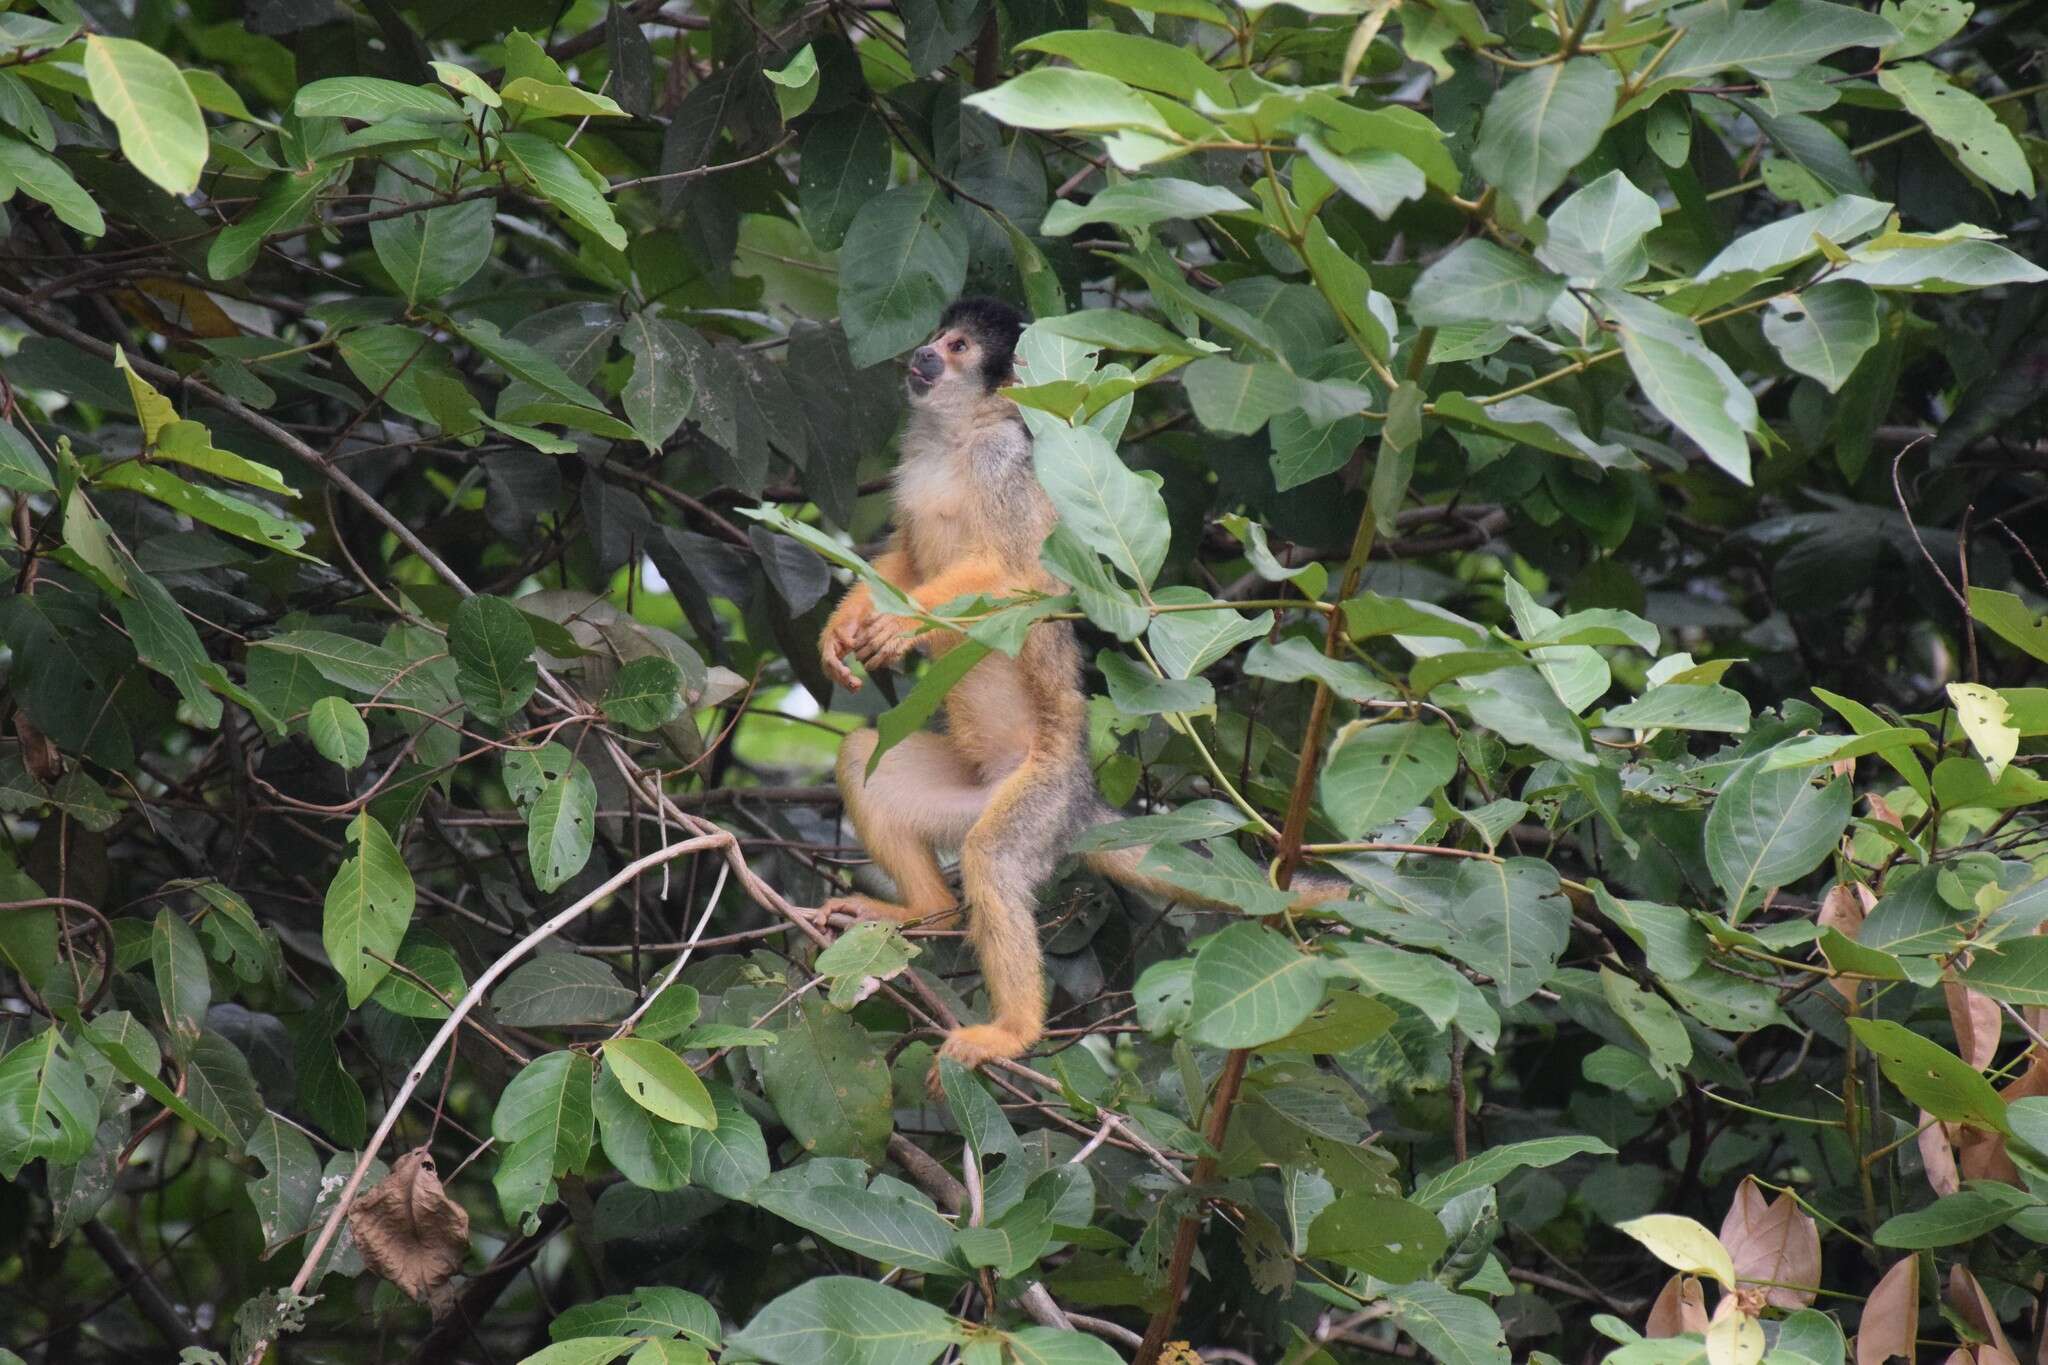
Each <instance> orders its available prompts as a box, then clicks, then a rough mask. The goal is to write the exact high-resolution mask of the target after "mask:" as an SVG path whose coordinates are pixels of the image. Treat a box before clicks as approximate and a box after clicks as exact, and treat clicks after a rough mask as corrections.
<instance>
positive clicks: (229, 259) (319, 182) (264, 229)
mask: <svg viewBox="0 0 2048 1365" xmlns="http://www.w3.org/2000/svg"><path fill="white" fill-rule="evenodd" d="M333 178H334V168H333V167H330V166H319V167H315V168H313V169H311V170H305V171H288V172H286V173H285V174H283V175H280V176H277V177H276V178H274V179H273V180H271V182H270V185H269V188H267V189H265V190H264V191H263V197H262V198H261V199H258V200H257V201H256V206H255V207H254V208H252V209H250V210H249V211H248V212H247V213H244V214H243V215H242V216H241V217H240V218H238V219H236V220H235V221H234V222H233V223H230V224H229V225H228V226H227V227H224V228H222V229H221V230H220V232H219V234H218V235H217V236H215V237H214V239H213V244H212V245H211V246H209V247H208V248H207V251H206V273H207V274H208V275H210V276H211V277H213V278H214V279H216V280H231V279H234V278H235V277H236V276H238V275H241V274H243V273H244V272H246V271H247V270H248V269H249V267H250V266H252V265H254V264H256V257H257V256H258V255H259V254H260V253H261V252H262V250H263V242H264V239H266V238H268V237H270V236H271V235H273V234H275V233H281V232H289V231H291V230H292V229H293V228H296V227H299V226H300V225H302V224H303V223H305V221H306V220H307V219H308V218H310V217H311V216H312V213H313V204H314V202H315V200H317V199H318V198H319V195H320V191H321V190H322V189H324V188H326V186H327V183H328V182H329V181H330V180H332V179H333Z"/></svg>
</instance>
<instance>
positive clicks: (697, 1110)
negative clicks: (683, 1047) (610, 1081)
mask: <svg viewBox="0 0 2048 1365" xmlns="http://www.w3.org/2000/svg"><path fill="white" fill-rule="evenodd" d="M604 1064H605V1067H606V1069H607V1070H610V1071H615V1072H617V1074H618V1080H619V1086H620V1088H621V1089H623V1090H624V1091H625V1092H626V1098H628V1099H630V1100H632V1101H633V1103H635V1104H637V1105H639V1106H640V1107H641V1108H642V1109H645V1110H646V1111H647V1112H648V1113H650V1114H653V1115H654V1116H655V1117H656V1118H662V1119H667V1120H668V1121H669V1122H670V1123H681V1124H686V1125H688V1126H689V1127H691V1128H716V1127H717V1126H718V1113H717V1111H716V1110H715V1109H714V1108H713V1107H712V1104H711V1093H710V1092H709V1091H707V1090H706V1089H705V1088H704V1082H702V1081H700V1080H698V1079H697V1073H696V1072H694V1071H692V1070H690V1068H689V1067H688V1066H687V1065H685V1064H684V1062H683V1059H682V1058H680V1057H678V1056H676V1054H675V1053H673V1052H671V1051H669V1049H668V1048H666V1047H665V1046H663V1045H662V1044H660V1043H657V1042H655V1041H654V1040H653V1039H652V1038H633V1037H626V1038H612V1039H609V1040H607V1041H606V1043H605V1045H604Z"/></svg>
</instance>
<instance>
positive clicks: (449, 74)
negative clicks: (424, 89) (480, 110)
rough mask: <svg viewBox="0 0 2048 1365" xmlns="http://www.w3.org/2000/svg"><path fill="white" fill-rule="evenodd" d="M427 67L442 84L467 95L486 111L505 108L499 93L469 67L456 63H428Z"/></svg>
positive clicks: (459, 93)
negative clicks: (430, 68)
mask: <svg viewBox="0 0 2048 1365" xmlns="http://www.w3.org/2000/svg"><path fill="white" fill-rule="evenodd" d="M427 65H428V66H430V67H432V68H433V71H434V75H435V77H436V78H437V79H439V80H440V82H441V84H443V85H445V86H447V87H448V88H449V89H450V90H453V91H455V92H456V93H457V94H458V95H467V96H469V97H470V98H471V99H473V100H475V101H477V102H478V103H479V104H481V105H483V106H484V108H486V109H498V108H502V107H503V105H504V101H503V100H501V99H499V98H498V92H497V91H495V90H493V89H491V87H490V83H489V82H488V81H486V80H484V78H483V77H482V76H479V75H477V74H476V72H474V71H471V70H470V69H469V68H468V67H466V66H459V65H457V64H456V63H454V62H428V63H427Z"/></svg>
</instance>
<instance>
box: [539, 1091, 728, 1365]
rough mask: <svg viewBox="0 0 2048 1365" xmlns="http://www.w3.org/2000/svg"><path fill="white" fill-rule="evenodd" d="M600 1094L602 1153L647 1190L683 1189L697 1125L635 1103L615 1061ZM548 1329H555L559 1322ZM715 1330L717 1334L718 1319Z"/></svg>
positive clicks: (688, 1170)
mask: <svg viewBox="0 0 2048 1365" xmlns="http://www.w3.org/2000/svg"><path fill="white" fill-rule="evenodd" d="M596 1099H597V1126H598V1132H599V1135H600V1137H601V1139H602V1141H603V1143H604V1154H605V1156H606V1157H607V1158H608V1159H609V1160H610V1161H611V1163H612V1165H614V1166H616V1167H618V1168H619V1173H620V1174H621V1175H623V1176H625V1177H626V1179H628V1180H630V1181H632V1182H633V1183H634V1184H635V1185H638V1186H639V1187H640V1188H642V1189H644V1190H680V1189H682V1188H684V1187H685V1186H687V1185H688V1184H689V1183H690V1162H691V1159H692V1154H693V1152H694V1149H695V1143H696V1136H695V1135H696V1133H697V1131H698V1130H697V1129H695V1128H690V1127H687V1126H685V1125H683V1124H679V1123H670V1122H669V1121H668V1120H667V1119H663V1118H657V1117H655V1115H654V1114H652V1113H650V1112H649V1111H648V1110H646V1109H643V1108H641V1107H640V1106H639V1105H638V1104H635V1103H634V1102H633V1100H632V1099H631V1098H630V1097H629V1096H628V1095H627V1094H626V1090H625V1087H624V1086H622V1085H621V1084H620V1083H619V1077H618V1071H617V1069H616V1068H614V1067H606V1068H605V1069H604V1071H603V1072H602V1073H600V1074H599V1076H598V1078H597V1097H596ZM692 1297H695V1296H694V1295H693V1296H692ZM700 1302H701V1300H700ZM558 1325H559V1320H557V1326H558ZM549 1330H550V1331H551V1332H553V1331H555V1328H554V1327H551V1328H550V1329H549ZM596 1330H616V1329H612V1328H606V1329H596ZM713 1330H714V1334H715V1330H716V1320H715V1319H714V1320H713ZM555 1334H556V1335H558V1336H561V1335H567V1334H566V1333H562V1332H556V1333H555Z"/></svg>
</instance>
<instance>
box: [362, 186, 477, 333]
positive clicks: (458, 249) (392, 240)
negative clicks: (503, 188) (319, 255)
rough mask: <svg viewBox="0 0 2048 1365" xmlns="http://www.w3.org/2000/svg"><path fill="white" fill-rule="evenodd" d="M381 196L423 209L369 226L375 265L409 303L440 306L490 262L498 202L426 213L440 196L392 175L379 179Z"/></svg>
mask: <svg viewBox="0 0 2048 1365" xmlns="http://www.w3.org/2000/svg"><path fill="white" fill-rule="evenodd" d="M377 193H378V194H379V195H381V196H382V197H384V198H386V199H396V200H398V201H399V202H400V203H405V204H418V205H420V206H421V207H420V209H419V211H418V212H415V213H408V214H404V215H402V216H400V217H397V218H386V219H384V220H382V221H380V222H375V223H372V224H370V245H371V246H372V247H374V248H375V250H376V252H377V263H378V264H379V265H381V266H383V267H384V271H385V273H386V274H388V275H390V276H391V279H392V282H393V283H395V284H396V285H397V286H398V291H399V293H400V294H402V295H403V296H404V298H405V301H406V302H407V303H409V304H415V305H417V304H419V303H420V302H422V301H425V302H428V303H433V304H438V303H440V302H441V300H442V299H443V298H445V297H446V296H447V295H449V294H452V293H454V292H455V291H456V290H457V289H460V288H461V287H462V286H463V285H465V284H467V283H468V282H469V280H470V277H471V276H473V275H475V274H476V272H477V271H479V270H481V269H483V265H484V262H485V261H487V260H489V259H490V257H491V242H492V240H493V237H494V234H495V228H494V227H493V223H492V220H493V218H494V216H495V215H496V214H497V211H498V203H497V200H495V199H488V198H487V199H471V200H469V201H468V202H466V203H461V204H452V205H449V206H448V207H446V208H428V207H426V205H428V204H431V203H433V202H434V201H435V198H436V197H437V196H435V195H434V194H433V193H432V192H431V191H429V190H427V189H426V188H425V187H424V186H422V185H420V184H418V183H417V182H416V181H414V180H408V179H405V178H403V177H401V176H399V175H398V174H397V173H396V172H394V171H391V170H389V169H387V170H386V171H384V172H383V173H382V174H380V175H379V176H378V177H377Z"/></svg>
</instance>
